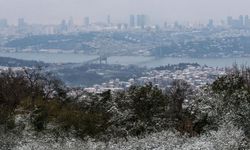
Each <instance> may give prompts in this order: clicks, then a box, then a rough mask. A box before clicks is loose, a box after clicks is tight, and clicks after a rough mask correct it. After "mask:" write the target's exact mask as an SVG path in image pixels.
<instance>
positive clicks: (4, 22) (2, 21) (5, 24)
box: [0, 19, 8, 28]
mask: <svg viewBox="0 0 250 150" xmlns="http://www.w3.org/2000/svg"><path fill="white" fill-rule="evenodd" d="M6 27H8V21H7V19H0V28H6Z"/></svg>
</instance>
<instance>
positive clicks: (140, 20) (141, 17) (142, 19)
mask: <svg viewBox="0 0 250 150" xmlns="http://www.w3.org/2000/svg"><path fill="white" fill-rule="evenodd" d="M136 19H137V26H138V27H141V28H144V27H145V25H146V22H147V16H146V15H137V18H136Z"/></svg>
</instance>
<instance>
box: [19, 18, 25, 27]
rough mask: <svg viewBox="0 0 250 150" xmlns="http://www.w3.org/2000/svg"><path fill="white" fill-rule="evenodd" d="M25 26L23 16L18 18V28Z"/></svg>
mask: <svg viewBox="0 0 250 150" xmlns="http://www.w3.org/2000/svg"><path fill="white" fill-rule="evenodd" d="M25 26H26V23H25V21H24V19H23V18H19V19H18V27H19V28H23V27H25Z"/></svg>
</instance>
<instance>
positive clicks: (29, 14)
mask: <svg viewBox="0 0 250 150" xmlns="http://www.w3.org/2000/svg"><path fill="white" fill-rule="evenodd" d="M142 13H143V14H147V15H148V16H149V17H150V20H151V22H153V23H163V22H164V21H170V22H173V21H174V20H178V21H181V22H187V21H190V22H196V23H197V22H204V21H206V20H208V19H209V18H212V19H215V20H220V19H225V17H226V16H228V15H231V16H234V17H236V16H238V15H240V14H243V15H246V14H249V15H250V0H0V18H7V19H8V20H9V22H10V23H12V24H15V23H16V20H17V18H20V17H23V18H25V20H26V21H27V22H29V23H46V24H47V23H51V24H55V23H59V22H60V20H62V19H63V18H66V19H67V18H69V17H70V16H72V17H73V18H74V21H75V22H76V23H78V24H79V23H82V20H83V18H84V17H85V16H89V17H90V19H91V21H92V22H93V21H95V22H96V21H104V20H105V19H106V16H107V15H108V14H110V16H111V21H112V22H120V21H122V22H128V16H129V15H130V14H142Z"/></svg>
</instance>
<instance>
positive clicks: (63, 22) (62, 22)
mask: <svg viewBox="0 0 250 150" xmlns="http://www.w3.org/2000/svg"><path fill="white" fill-rule="evenodd" d="M67 28H68V27H67V22H66V20H62V21H61V24H60V29H59V30H60V31H59V32H64V31H66V30H67Z"/></svg>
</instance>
